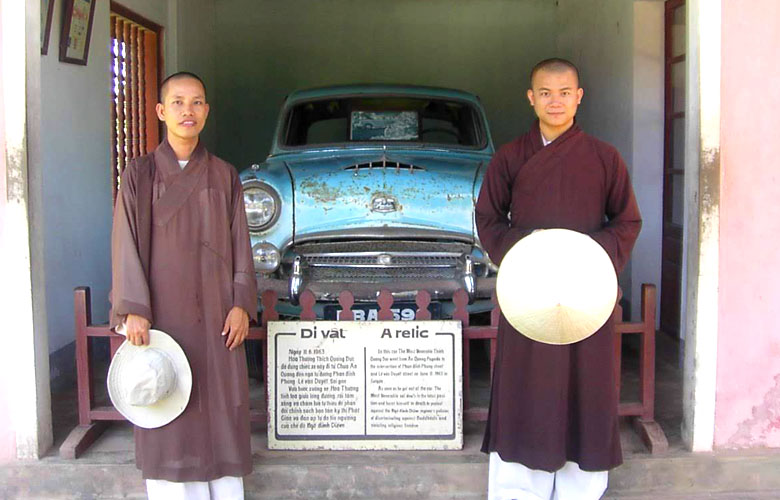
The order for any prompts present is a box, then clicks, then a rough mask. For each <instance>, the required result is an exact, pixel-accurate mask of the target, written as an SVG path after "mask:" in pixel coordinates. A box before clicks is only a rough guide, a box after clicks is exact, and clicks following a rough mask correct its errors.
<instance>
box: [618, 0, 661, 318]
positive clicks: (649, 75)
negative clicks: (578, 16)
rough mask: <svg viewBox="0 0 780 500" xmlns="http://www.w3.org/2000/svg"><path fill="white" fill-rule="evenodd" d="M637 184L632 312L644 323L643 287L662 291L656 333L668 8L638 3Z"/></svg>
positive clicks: (633, 160)
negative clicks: (639, 214)
mask: <svg viewBox="0 0 780 500" xmlns="http://www.w3.org/2000/svg"><path fill="white" fill-rule="evenodd" d="M633 74H634V84H633V105H632V114H633V123H632V128H633V130H632V134H631V135H632V145H631V150H632V153H631V157H630V159H629V158H626V161H627V162H628V163H629V164H630V165H631V180H632V182H633V184H634V190H635V193H636V198H637V203H639V210H640V211H641V212H642V232H641V233H639V239H638V240H637V242H636V246H635V247H634V253H633V254H632V256H631V296H632V297H634V298H635V299H634V301H635V303H636V304H637V306H636V307H633V308H632V311H631V312H632V316H633V319H634V320H638V319H639V314H640V310H639V307H638V300H639V297H641V287H642V284H643V283H653V284H655V285H656V293H657V296H656V327H658V325H660V322H661V300H660V298H661V297H660V294H662V293H663V290H661V244H662V225H663V167H664V3H663V2H661V1H658V0H639V1H634V43H633Z"/></svg>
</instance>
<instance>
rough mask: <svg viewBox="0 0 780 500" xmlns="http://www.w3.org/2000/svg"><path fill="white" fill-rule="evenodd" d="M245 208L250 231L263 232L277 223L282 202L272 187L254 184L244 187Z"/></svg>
mask: <svg viewBox="0 0 780 500" xmlns="http://www.w3.org/2000/svg"><path fill="white" fill-rule="evenodd" d="M244 208H245V210H246V220H247V224H249V230H250V231H262V230H263V229H265V228H267V227H268V226H270V225H272V224H273V223H274V222H276V219H277V217H278V216H279V209H280V208H281V202H280V200H279V195H278V194H276V191H274V190H273V189H272V188H271V187H270V186H268V185H267V184H262V183H257V182H253V183H249V184H247V185H246V186H244Z"/></svg>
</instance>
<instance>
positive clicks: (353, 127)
mask: <svg viewBox="0 0 780 500" xmlns="http://www.w3.org/2000/svg"><path fill="white" fill-rule="evenodd" d="M376 141H383V142H418V143H426V144H443V145H448V146H466V147H483V146H484V143H485V137H484V134H483V133H482V128H481V126H480V119H479V114H478V112H477V111H476V110H475V109H473V108H472V106H470V105H468V104H467V103H465V102H460V101H454V100H452V101H451V100H445V99H436V98H425V97H397V96H381V97H365V96H357V97H337V98H333V99H321V100H315V101H305V102H302V103H299V104H296V105H294V106H293V108H292V109H291V110H290V112H289V114H288V116H287V122H286V127H285V132H284V134H283V138H281V143H282V144H283V145H285V146H292V147H300V146H311V145H317V144H333V143H349V142H376Z"/></svg>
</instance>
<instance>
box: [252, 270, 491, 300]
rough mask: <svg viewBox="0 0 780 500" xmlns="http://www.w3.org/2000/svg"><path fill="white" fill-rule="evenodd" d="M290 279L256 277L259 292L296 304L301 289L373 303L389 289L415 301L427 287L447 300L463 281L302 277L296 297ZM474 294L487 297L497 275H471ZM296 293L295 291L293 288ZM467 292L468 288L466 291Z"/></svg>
mask: <svg viewBox="0 0 780 500" xmlns="http://www.w3.org/2000/svg"><path fill="white" fill-rule="evenodd" d="M294 279H295V277H294V276H292V277H290V278H289V279H279V278H273V277H269V276H266V275H258V276H257V284H258V287H259V289H260V290H261V291H264V290H273V291H274V292H276V294H277V297H278V298H279V300H280V301H288V302H292V303H293V304H297V299H298V298H299V297H300V293H302V292H303V290H304V289H306V290H310V291H311V292H312V293H313V294H314V297H315V298H316V299H317V301H326V302H335V301H337V300H338V296H339V294H340V293H341V292H343V291H345V290H346V291H349V292H351V293H352V294H353V296H354V297H355V301H357V302H376V299H377V296H378V295H379V291H380V290H383V289H386V290H388V291H389V292H390V293H391V294H392V295H393V297H394V298H395V299H396V300H414V298H415V297H416V296H417V292H418V291H420V290H426V291H427V292H428V293H430V294H431V300H438V301H450V300H452V296H453V294H454V293H455V292H456V291H457V290H459V289H465V286H464V283H463V282H459V281H455V280H434V281H424V282H423V281H420V282H415V281H395V282H386V283H353V282H348V283H339V282H306V281H305V280H303V281H302V282H301V283H300V285H299V286H297V290H298V294H297V295H298V296H297V297H296V294H295V293H291V288H292V287H291V281H292V280H294ZM473 280H474V286H473V294H471V293H469V299H470V300H478V299H489V298H490V297H491V296H492V294H493V290H495V287H496V278H495V277H487V278H480V277H474V278H473ZM293 292H295V290H293ZM467 292H468V290H467Z"/></svg>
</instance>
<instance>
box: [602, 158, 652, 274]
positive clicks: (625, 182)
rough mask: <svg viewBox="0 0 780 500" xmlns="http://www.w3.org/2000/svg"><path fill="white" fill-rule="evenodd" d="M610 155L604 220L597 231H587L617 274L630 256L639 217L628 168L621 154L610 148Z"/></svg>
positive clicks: (607, 160) (640, 218) (607, 162)
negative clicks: (605, 253)
mask: <svg viewBox="0 0 780 500" xmlns="http://www.w3.org/2000/svg"><path fill="white" fill-rule="evenodd" d="M610 156H611V158H607V159H605V164H606V165H607V168H608V175H607V179H608V186H607V200H606V204H605V214H606V223H605V224H604V225H603V226H602V228H601V229H600V230H598V231H595V232H592V233H590V237H591V238H593V239H594V240H596V241H597V242H598V243H599V244H600V245H601V246H602V247H604V250H606V251H607V254H608V255H609V257H610V258H611V259H612V263H613V264H614V266H615V270H616V271H617V272H618V273H620V272H621V271H622V270H623V268H624V267H625V265H626V262H628V259H629V257H630V256H631V250H632V249H633V248H634V243H635V242H636V239H637V236H639V230H640V229H641V228H642V217H641V215H640V214H639V207H638V206H637V203H636V198H635V197H634V190H633V188H632V187H631V179H630V178H629V176H628V169H627V168H626V164H625V162H624V161H623V159H622V158H621V157H620V154H619V153H618V152H617V151H615V150H613V151H612V152H611V155H610Z"/></svg>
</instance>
